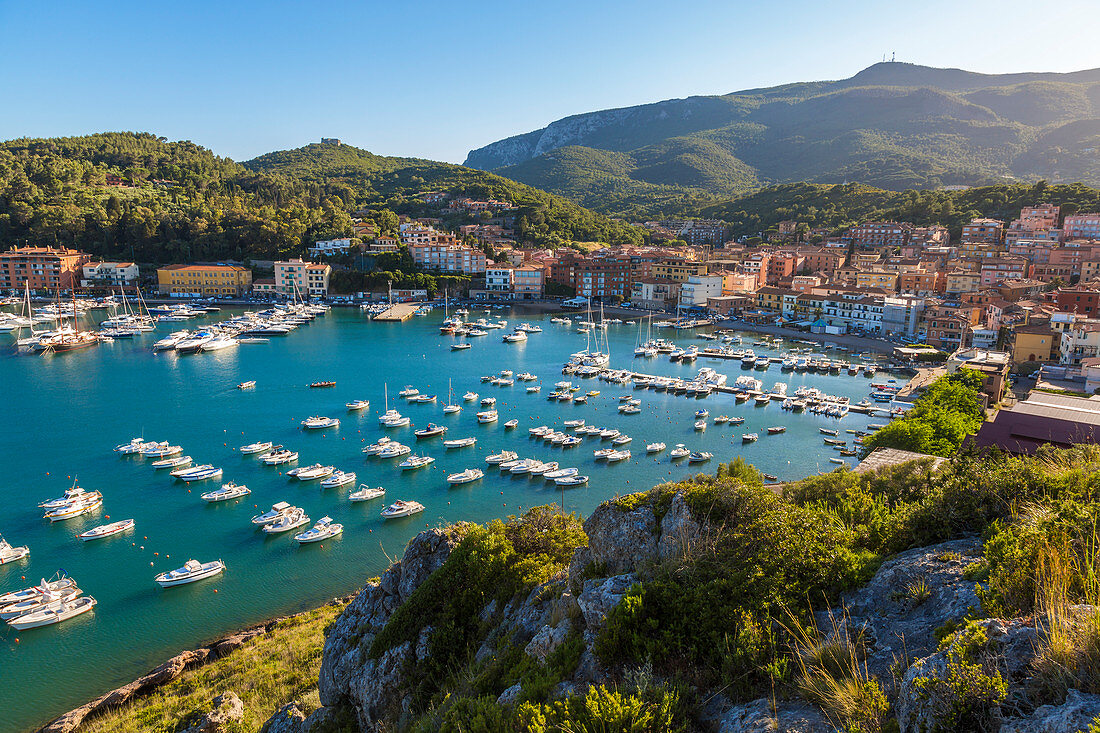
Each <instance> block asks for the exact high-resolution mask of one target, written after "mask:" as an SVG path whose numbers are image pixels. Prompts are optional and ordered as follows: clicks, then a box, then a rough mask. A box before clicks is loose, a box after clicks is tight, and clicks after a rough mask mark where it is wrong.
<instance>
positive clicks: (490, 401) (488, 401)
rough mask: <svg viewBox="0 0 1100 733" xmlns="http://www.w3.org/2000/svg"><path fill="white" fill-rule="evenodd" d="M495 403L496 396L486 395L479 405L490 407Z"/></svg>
mask: <svg viewBox="0 0 1100 733" xmlns="http://www.w3.org/2000/svg"><path fill="white" fill-rule="evenodd" d="M496 403H497V398H496V397H486V398H484V399H482V400H481V406H482V407H492V406H493V405H495V404H496Z"/></svg>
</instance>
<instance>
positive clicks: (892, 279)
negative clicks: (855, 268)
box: [856, 270, 898, 293]
mask: <svg viewBox="0 0 1100 733" xmlns="http://www.w3.org/2000/svg"><path fill="white" fill-rule="evenodd" d="M856 287H857V288H882V289H883V290H887V291H889V292H891V293H892V292H894V291H895V290H897V289H898V274H897V273H896V272H882V271H880V270H870V271H867V272H857V273H856Z"/></svg>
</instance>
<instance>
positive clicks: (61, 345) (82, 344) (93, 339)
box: [34, 289, 99, 354]
mask: <svg viewBox="0 0 1100 733" xmlns="http://www.w3.org/2000/svg"><path fill="white" fill-rule="evenodd" d="M72 294H73V313H72V317H73V325H72V326H60V327H59V328H58V330H57V331H56V332H55V333H53V334H49V335H46V334H43V336H42V337H41V338H40V339H39V340H38V342H37V343H36V344H35V345H34V349H35V351H38V352H40V353H46V352H54V353H57V354H60V353H64V352H66V351H76V350H78V349H84V348H87V347H89V346H95V345H96V344H98V343H99V335H98V334H95V333H92V332H91V331H80V330H78V329H77V328H76V319H77V308H76V290H75V289H74V290H73V291H72ZM60 302H61V291H60V290H58V303H59V304H60ZM58 312H59V313H60V309H59V311H58ZM63 318H64V316H59V320H58V324H59V325H60V323H61V320H62V319H63Z"/></svg>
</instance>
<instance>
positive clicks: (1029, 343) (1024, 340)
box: [1012, 323, 1062, 364]
mask: <svg viewBox="0 0 1100 733" xmlns="http://www.w3.org/2000/svg"><path fill="white" fill-rule="evenodd" d="M1061 344H1062V340H1061V336H1059V335H1058V334H1057V333H1055V332H1054V330H1053V329H1051V327H1050V324H1048V323H1042V324H1036V325H1023V326H1017V327H1016V328H1015V329H1013V340H1012V361H1014V362H1016V363H1017V364H1019V363H1022V362H1025V361H1039V362H1051V361H1057V360H1058V357H1059V351H1060V347H1061Z"/></svg>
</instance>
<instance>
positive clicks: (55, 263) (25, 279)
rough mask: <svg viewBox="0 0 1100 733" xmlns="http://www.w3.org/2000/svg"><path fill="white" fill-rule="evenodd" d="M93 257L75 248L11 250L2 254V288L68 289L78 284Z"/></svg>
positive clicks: (0, 273) (0, 258)
mask: <svg viewBox="0 0 1100 733" xmlns="http://www.w3.org/2000/svg"><path fill="white" fill-rule="evenodd" d="M90 259H91V256H90V255H87V254H85V253H84V252H79V251H77V250H75V249H67V248H63V247H62V248H54V247H12V248H11V249H9V250H8V251H7V252H0V289H4V290H11V289H15V288H23V287H25V286H26V285H27V284H28V283H29V284H30V288H31V290H54V291H57V290H69V289H72V288H74V287H76V285H77V284H78V282H79V280H80V276H81V274H82V269H81V268H82V266H83V265H84V263H85V262H88V261H89V260H90Z"/></svg>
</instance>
